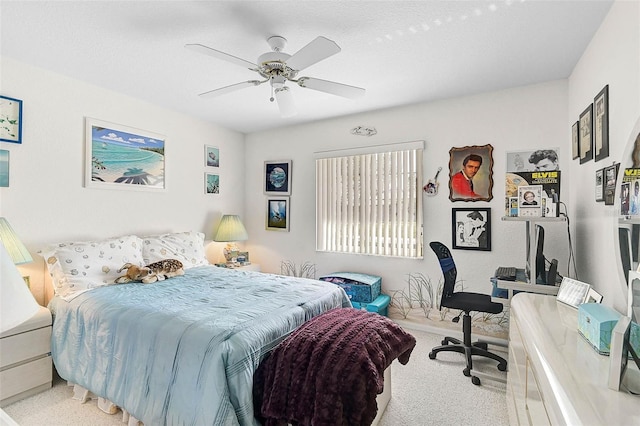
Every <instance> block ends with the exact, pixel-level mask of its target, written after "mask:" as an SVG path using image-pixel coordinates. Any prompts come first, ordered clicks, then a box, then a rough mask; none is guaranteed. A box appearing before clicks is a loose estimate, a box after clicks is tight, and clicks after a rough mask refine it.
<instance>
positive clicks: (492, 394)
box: [4, 329, 509, 426]
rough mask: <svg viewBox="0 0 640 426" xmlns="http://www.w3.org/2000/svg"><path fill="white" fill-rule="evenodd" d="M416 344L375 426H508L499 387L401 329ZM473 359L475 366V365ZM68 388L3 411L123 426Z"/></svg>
mask: <svg viewBox="0 0 640 426" xmlns="http://www.w3.org/2000/svg"><path fill="white" fill-rule="evenodd" d="M406 330H407V331H409V332H410V333H411V334H413V335H414V336H415V337H416V339H417V345H416V348H415V349H414V351H413V353H412V354H411V359H410V360H409V363H408V364H407V365H401V364H400V363H399V362H398V361H397V360H396V361H394V363H393V365H392V367H391V384H392V386H391V389H392V398H391V401H390V402H389V405H388V406H387V409H386V411H385V413H384V415H383V416H382V419H381V420H380V423H379V425H380V426H403V425H406V426H425V425H439V426H445V425H460V424H466V425H471V426H474V425H492V426H502V425H505V426H506V425H508V424H509V420H508V416H507V407H506V396H505V389H506V386H505V384H504V383H499V382H496V381H493V380H489V379H483V380H482V385H481V386H475V385H473V384H472V383H471V379H470V378H469V377H465V376H464V375H463V374H462V370H463V369H464V366H465V362H464V356H463V355H462V354H457V353H440V354H438V357H437V359H436V360H430V359H429V356H428V354H429V351H430V350H431V348H432V347H434V346H438V345H439V344H440V341H441V340H442V336H439V335H435V334H431V333H428V332H424V331H416V330H410V329H406ZM475 360H477V361H475ZM474 368H475V369H478V370H480V371H486V372H487V373H491V374H495V375H501V376H502V377H505V376H506V373H504V372H499V371H498V370H497V369H496V363H495V362H494V361H485V360H482V359H480V358H474ZM71 396H72V388H70V387H67V386H66V383H65V382H64V381H61V380H57V381H56V382H54V386H53V388H51V389H50V390H48V391H46V392H43V393H40V394H38V395H35V396H32V397H30V398H27V399H24V400H22V401H18V402H16V403H14V404H11V405H9V406H7V407H5V408H4V410H5V411H6V412H7V414H9V416H11V417H12V418H13V419H14V420H15V421H16V422H17V423H18V424H19V425H20V426H44V425H50V426H77V425H92V426H123V423H121V420H122V413H121V412H118V414H115V415H109V414H105V413H103V412H102V411H100V410H99V409H98V407H97V401H95V400H92V401H89V402H87V403H86V404H81V403H80V402H79V401H76V400H73V399H71Z"/></svg>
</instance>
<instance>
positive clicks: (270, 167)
mask: <svg viewBox="0 0 640 426" xmlns="http://www.w3.org/2000/svg"><path fill="white" fill-rule="evenodd" d="M264 193H265V194H268V195H269V194H271V195H291V160H286V161H265V162H264Z"/></svg>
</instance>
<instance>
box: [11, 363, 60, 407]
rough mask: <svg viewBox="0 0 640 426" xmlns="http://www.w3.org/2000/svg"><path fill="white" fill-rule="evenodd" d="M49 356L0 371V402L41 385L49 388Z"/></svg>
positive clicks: (50, 371) (50, 367) (51, 376)
mask: <svg viewBox="0 0 640 426" xmlns="http://www.w3.org/2000/svg"><path fill="white" fill-rule="evenodd" d="M52 378H53V372H52V364H51V355H48V356H46V357H44V358H40V359H36V360H35V361H31V362H28V363H26V364H21V365H18V366H16V367H13V368H8V369H6V370H3V371H0V382H2V386H0V401H3V400H5V399H7V398H10V397H12V396H14V395H17V394H19V393H22V392H26V391H29V390H31V389H33V388H37V387H39V386H42V385H48V386H47V387H51V381H52Z"/></svg>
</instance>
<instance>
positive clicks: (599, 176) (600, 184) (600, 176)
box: [596, 169, 604, 201]
mask: <svg viewBox="0 0 640 426" xmlns="http://www.w3.org/2000/svg"><path fill="white" fill-rule="evenodd" d="M596 201H604V169H600V170H596Z"/></svg>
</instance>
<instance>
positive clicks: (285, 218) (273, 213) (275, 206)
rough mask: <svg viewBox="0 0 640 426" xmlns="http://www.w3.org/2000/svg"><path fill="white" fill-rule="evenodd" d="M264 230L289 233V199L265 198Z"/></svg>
mask: <svg viewBox="0 0 640 426" xmlns="http://www.w3.org/2000/svg"><path fill="white" fill-rule="evenodd" d="M265 228H266V229H267V230H269V231H284V232H289V197H272V198H267V215H266V218H265Z"/></svg>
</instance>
